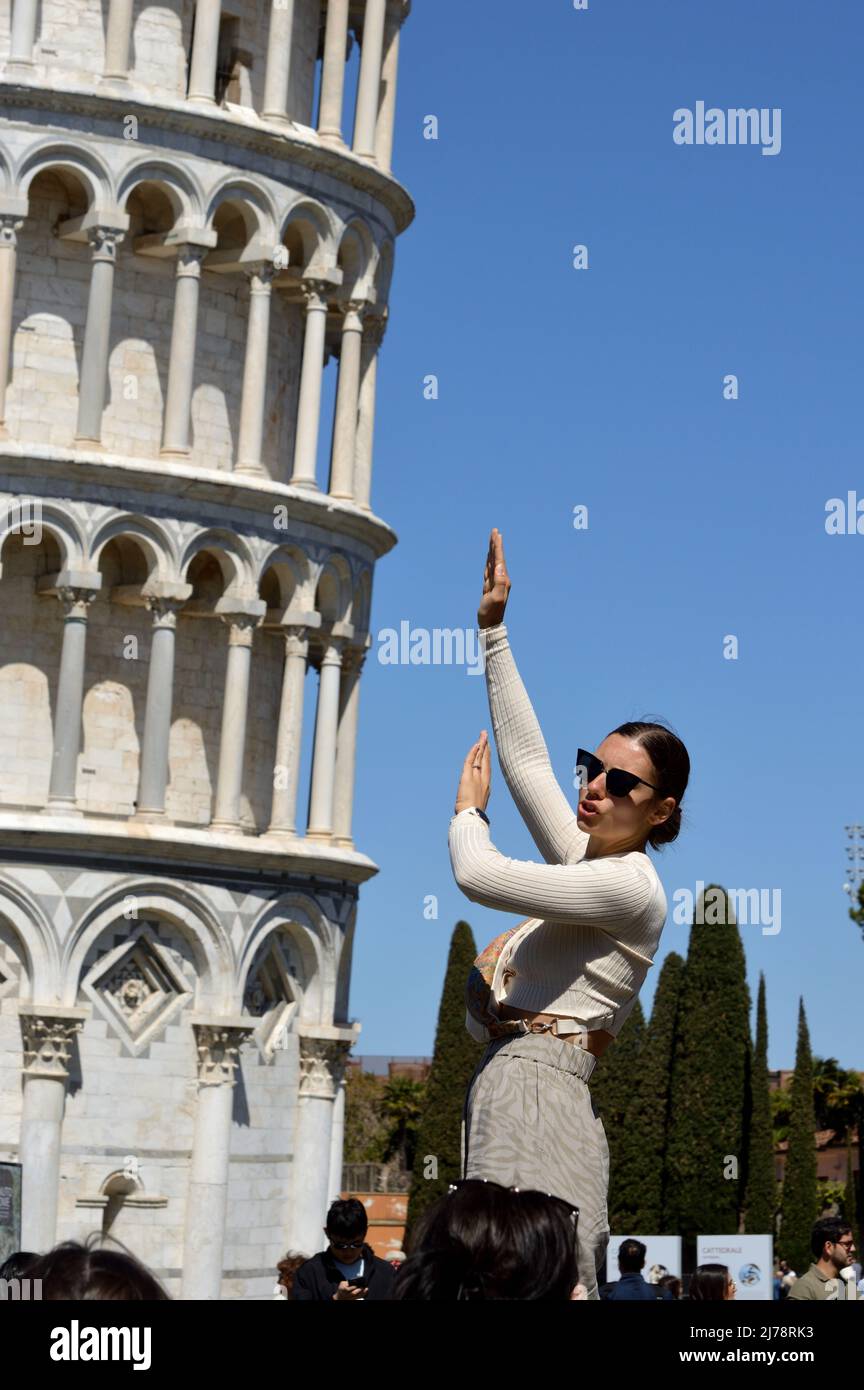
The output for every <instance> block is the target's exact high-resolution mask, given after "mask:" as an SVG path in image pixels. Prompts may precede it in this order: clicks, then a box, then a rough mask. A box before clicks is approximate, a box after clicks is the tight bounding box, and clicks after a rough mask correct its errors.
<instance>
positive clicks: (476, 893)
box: [449, 623, 667, 1035]
mask: <svg viewBox="0 0 864 1390" xmlns="http://www.w3.org/2000/svg"><path fill="white" fill-rule="evenodd" d="M480 641H481V644H483V643H484V642H485V670H486V688H487V692H488V696H489V710H490V714H491V719H492V730H493V733H494V737H495V744H496V747H497V750H498V759H499V762H500V764H501V770H502V772H503V774H504V779H505V781H506V783H507V786H508V787H509V789H510V792H511V794H512V796H513V799H514V801H515V802H516V805H517V807H518V808H519V812H520V814H521V816H522V819H523V820H524V822H525V824H526V825H527V827H528V829H529V831H530V833H531V836H532V838H533V840H534V843H535V844H536V845H537V848H538V850H539V851H540V853H541V854H542V856H543V858H544V860H545V861H546V862H545V863H544V864H540V863H536V862H534V861H531V860H520V859H510V858H508V857H507V856H506V855H503V854H501V852H500V851H499V850H497V849H496V848H495V846H494V845H493V843H492V840H491V837H490V832H489V827H488V826H487V825H486V823H485V821H484V820H483V819H482V818H481V817H480V816H478V815H476V814H475V813H474V812H473V811H472V810H465V811H460V812H459V813H458V814H456V815H454V816H453V817H452V819H451V821H450V829H449V849H450V862H451V865H452V867H453V873H454V876H455V878H456V882H457V883H458V884H459V887H460V888H461V889H462V891H463V893H464V894H465V895H466V897H468V898H470V899H471V901H472V902H476V903H480V904H481V905H482V906H484V907H492V908H499V909H501V910H503V911H505V912H514V913H518V914H519V915H520V916H521V917H523V918H524V917H530V918H531V919H532V920H534V921H535V922H536V923H537V925H536V928H535V929H534V930H532V931H529V932H528V933H527V935H525V936H524V937H523V938H522V939H521V940H520V941H519V942H518V944H517V945H516V946H515V948H514V950H513V953H512V955H511V958H510V960H509V962H508V973H509V972H512V977H511V979H510V983H509V986H508V988H507V990H506V1002H507V1003H508V1004H511V1005H513V1006H514V1007H515V1008H519V1009H525V1010H528V1011H530V1012H535V1013H550V1014H558V1015H561V1016H562V1017H566V1018H574V1019H576V1020H578V1021H579V1022H581V1023H582V1024H583V1026H584V1027H586V1028H588V1029H595V1028H603V1029H606V1030H607V1031H608V1032H610V1033H612V1034H613V1035H617V1034H618V1033H619V1032H620V1030H621V1028H622V1026H623V1024H624V1022H625V1020H626V1018H627V1015H628V1014H629V1013H630V1010H631V1009H632V1007H633V1005H634V1004H635V1002H636V998H637V996H638V994H639V990H640V988H641V986H642V983H643V981H644V979H645V975H646V973H647V971H648V970H649V968H650V967H651V964H652V962H653V958H654V955H655V953H656V951H657V947H658V945H659V943H660V934H661V932H662V930H663V925H664V923H665V921H666V911H667V903H666V895H665V893H664V892H663V885H662V884H661V882H660V879H659V877H658V875H657V871H656V869H655V868H654V865H653V863H652V862H651V860H650V859H649V858H648V855H647V854H645V853H643V852H642V851H639V850H631V851H629V852H627V853H624V854H610V855H604V856H602V857H600V858H597V859H586V858H585V851H586V849H587V847H588V841H589V838H590V836H589V835H588V833H587V831H584V830H580V829H579V827H578V825H577V824H576V819H577V817H576V812H575V811H574V810H573V808H572V807H571V805H570V803H569V801H568V800H567V797H566V796H565V795H564V792H563V791H562V789H561V787H560V785H559V783H558V781H557V780H556V778H555V775H554V773H553V771H552V765H551V762H550V759H549V753H548V750H547V748H546V743H545V741H544V739H543V735H542V733H541V731H540V726H539V724H538V722H537V719H536V716H535V714H534V710H533V708H532V706H531V702H530V700H529V699H528V695H527V692H526V690H525V687H524V685H523V684H522V680H521V677H520V675H519V672H518V670H517V669H516V664H515V662H514V660H513V653H512V652H511V650H510V642H509V638H508V634H507V628H506V626H505V625H504V623H499V624H497V625H496V626H495V627H489V628H483V629H481V631H480Z"/></svg>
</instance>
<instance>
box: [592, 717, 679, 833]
mask: <svg viewBox="0 0 864 1390" xmlns="http://www.w3.org/2000/svg"><path fill="white" fill-rule="evenodd" d="M580 751H581V750H580ZM598 760H599V762H598ZM577 768H580V769H581V770H580V772H579V778H580V783H581V785H580V797H579V807H578V813H577V824H578V826H579V829H580V830H585V831H587V832H588V833H589V834H590V835H591V836H592V838H593V840H594V842H595V844H596V845H599V846H601V847H602V848H603V849H605V850H606V852H607V853H609V854H615V853H622V852H625V851H626V850H629V849H644V848H645V845H646V844H649V845H650V846H651V848H652V849H660V848H661V847H662V846H663V845H667V844H670V843H671V841H672V840H675V839H677V837H678V834H679V832H680V830H681V800H682V797H683V796H684V792H685V791H686V789H687V783H688V781H689V778H690V756H689V754H688V752H687V749H686V748H685V747H684V744H683V743H682V742H681V740H680V738H679V737H678V735H677V734H674V733H673V732H672V730H671V729H667V728H666V727H665V725H663V724H651V723H646V722H644V721H643V720H638V721H630V722H628V723H626V724H619V726H618V728H617V729H613V731H612V733H611V734H607V736H606V738H604V740H603V742H602V743H601V744H600V745H599V747H598V748H597V749H595V751H594V753H593V754H591V756H590V757H589V758H588V759H583V758H582V757H581V756H580V758H579V762H577ZM612 769H615V771H614V773H613V775H612V776H611V777H610V776H608V774H609V772H610V771H611V770H612ZM622 773H626V774H630V775H629V776H624V777H622V776H621V774H622ZM637 778H638V779H639V780H638V781H637V780H634V779H637Z"/></svg>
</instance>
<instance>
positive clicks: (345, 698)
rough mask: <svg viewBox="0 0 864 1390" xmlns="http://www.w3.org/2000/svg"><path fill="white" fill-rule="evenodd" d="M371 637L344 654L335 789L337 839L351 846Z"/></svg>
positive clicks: (352, 842) (334, 809)
mask: <svg viewBox="0 0 864 1390" xmlns="http://www.w3.org/2000/svg"><path fill="white" fill-rule="evenodd" d="M371 640H372V639H371V638H367V641H366V644H365V645H364V646H363V647H355V646H351V647H347V648H346V650H345V654H344V656H343V658H342V678H341V682H340V688H339V731H338V734H337V740H336V771H335V777H334V790H333V842H334V844H336V845H343V846H344V847H345V848H348V849H351V848H353V845H354V841H353V840H352V838H351V813H352V810H353V805H354V772H355V768H356V762H357V716H358V713H359V707H360V674H361V672H362V670H363V663H364V661H365V660H366V647H368V646H369V645H371Z"/></svg>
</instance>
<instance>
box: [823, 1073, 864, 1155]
mask: <svg viewBox="0 0 864 1390" xmlns="http://www.w3.org/2000/svg"><path fill="white" fill-rule="evenodd" d="M861 1096H862V1091H861V1078H860V1076H859V1075H858V1073H857V1071H847V1070H846V1068H845V1067H841V1066H840V1063H839V1062H838V1061H837V1058H836V1057H814V1058H813V1107H814V1110H815V1113H816V1128H817V1129H833V1130H835V1132H836V1134H837V1138H838V1139H839V1140H840V1141H841V1142H842V1141H843V1140H845V1139H846V1136H847V1134H848V1131H849V1128H850V1126H853V1125H854V1124H855V1122H856V1119H857V1115H858V1108H859V1105H860V1103H861Z"/></svg>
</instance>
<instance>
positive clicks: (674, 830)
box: [612, 719, 690, 849]
mask: <svg viewBox="0 0 864 1390" xmlns="http://www.w3.org/2000/svg"><path fill="white" fill-rule="evenodd" d="M612 732H613V734H621V736H622V738H632V739H635V740H636V742H637V743H639V744H640V745H641V747H643V748H644V749H645V752H646V753H647V754H648V757H649V758H650V759H651V762H652V763H653V765H654V770H655V772H656V774H657V777H656V781H657V785H658V786H659V788H660V791H659V792H655V793H654V795H655V797H658V798H662V797H665V796H674V798H675V809H674V810H673V812H672V814H671V816H669V817H668V818H667V819H666V820H664V821H663V822H662V823H661V824H660V825H655V826H654V827H653V828H652V830H651V833H650V835H649V836H648V844H649V845H650V846H651V848H652V849H660V848H661V847H662V846H663V845H668V844H671V842H672V841H673V840H677V838H678V835H679V833H680V830H681V798H682V797H683V795H684V792H685V791H686V790H687V783H688V781H689V779H690V755H689V753H688V752H687V749H686V748H685V747H684V744H683V743H682V742H681V740H680V738H679V737H678V735H677V734H675V733H673V732H672V730H671V729H667V727H666V725H665V724H653V723H648V722H646V721H645V720H642V719H637V720H631V721H630V722H629V723H627V724H619V725H618V728H617V729H613V730H612Z"/></svg>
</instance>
